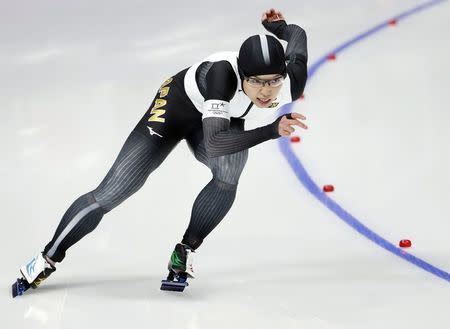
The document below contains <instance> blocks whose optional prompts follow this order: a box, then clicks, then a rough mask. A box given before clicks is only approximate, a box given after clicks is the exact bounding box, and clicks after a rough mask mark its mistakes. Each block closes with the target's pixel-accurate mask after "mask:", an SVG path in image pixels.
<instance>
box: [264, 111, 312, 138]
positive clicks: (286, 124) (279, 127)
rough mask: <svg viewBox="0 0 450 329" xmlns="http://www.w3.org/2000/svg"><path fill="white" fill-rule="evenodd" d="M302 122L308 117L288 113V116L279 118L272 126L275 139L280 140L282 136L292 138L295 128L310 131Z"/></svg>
mask: <svg viewBox="0 0 450 329" xmlns="http://www.w3.org/2000/svg"><path fill="white" fill-rule="evenodd" d="M300 120H306V117H305V116H304V115H302V114H300V113H296V112H293V113H288V114H286V115H282V116H279V117H278V118H277V119H276V120H275V121H274V122H273V123H272V124H271V126H272V129H273V133H274V134H273V136H274V137H273V138H278V137H281V136H290V135H291V134H292V133H293V132H294V131H295V129H294V128H293V126H298V127H300V128H303V129H308V126H307V125H305V124H304V123H303V122H301V121H300Z"/></svg>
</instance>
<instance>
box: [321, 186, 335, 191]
mask: <svg viewBox="0 0 450 329" xmlns="http://www.w3.org/2000/svg"><path fill="white" fill-rule="evenodd" d="M323 191H324V192H333V191H334V186H333V185H324V187H323Z"/></svg>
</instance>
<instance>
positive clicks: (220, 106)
mask: <svg viewBox="0 0 450 329" xmlns="http://www.w3.org/2000/svg"><path fill="white" fill-rule="evenodd" d="M206 83H207V86H208V87H207V91H206V95H205V102H204V104H203V134H204V139H205V146H206V151H207V153H208V156H209V157H218V156H222V155H227V154H232V153H236V152H239V151H243V150H246V149H249V148H251V147H253V146H255V145H257V144H260V143H262V142H265V141H267V140H269V139H274V138H278V137H280V136H288V135H289V134H291V133H292V132H293V131H294V129H293V128H292V127H291V126H292V125H297V126H300V127H304V124H303V123H301V122H300V121H298V120H296V119H304V117H303V116H302V115H300V114H297V113H293V114H292V116H290V115H288V118H286V116H281V117H279V118H278V119H277V120H275V121H274V122H273V123H272V124H269V125H266V126H263V127H260V128H256V129H252V130H247V131H236V130H230V113H229V106H230V101H231V99H232V98H233V96H234V93H235V91H236V88H237V79H236V75H235V73H234V71H233V68H232V66H231V64H230V63H228V62H225V61H221V62H217V63H214V64H213V65H212V67H211V68H210V70H209V71H208V74H207V76H206Z"/></svg>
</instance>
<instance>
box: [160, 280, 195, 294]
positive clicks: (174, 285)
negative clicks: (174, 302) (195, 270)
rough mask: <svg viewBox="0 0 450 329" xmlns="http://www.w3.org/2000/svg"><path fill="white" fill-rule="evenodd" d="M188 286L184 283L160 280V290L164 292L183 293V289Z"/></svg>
mask: <svg viewBox="0 0 450 329" xmlns="http://www.w3.org/2000/svg"><path fill="white" fill-rule="evenodd" d="M187 286H189V283H187V282H186V281H185V282H177V281H170V280H162V281H161V290H166V291H180V292H182V291H184V288H186V287H187Z"/></svg>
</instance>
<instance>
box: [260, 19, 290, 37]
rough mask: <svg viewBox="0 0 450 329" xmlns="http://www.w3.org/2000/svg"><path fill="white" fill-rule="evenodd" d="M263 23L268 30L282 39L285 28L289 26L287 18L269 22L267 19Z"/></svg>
mask: <svg viewBox="0 0 450 329" xmlns="http://www.w3.org/2000/svg"><path fill="white" fill-rule="evenodd" d="M262 25H263V26H264V27H265V28H266V30H267V31H269V32H271V33H273V34H274V35H275V36H276V37H277V38H278V39H281V37H282V35H283V33H284V29H285V28H286V27H287V23H286V21H285V20H281V21H275V22H269V21H268V20H267V19H265V20H264V21H263V22H262Z"/></svg>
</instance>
